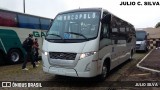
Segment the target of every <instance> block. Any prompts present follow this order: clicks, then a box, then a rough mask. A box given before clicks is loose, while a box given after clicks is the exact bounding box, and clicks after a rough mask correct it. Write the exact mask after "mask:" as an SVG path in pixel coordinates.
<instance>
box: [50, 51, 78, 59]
mask: <svg viewBox="0 0 160 90" xmlns="http://www.w3.org/2000/svg"><path fill="white" fill-rule="evenodd" d="M49 56H50V58H51V59H63V60H75V58H76V53H64V52H49Z"/></svg>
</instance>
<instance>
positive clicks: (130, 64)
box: [0, 51, 160, 90]
mask: <svg viewBox="0 0 160 90" xmlns="http://www.w3.org/2000/svg"><path fill="white" fill-rule="evenodd" d="M157 52H158V51H157ZM153 53H154V52H153ZM145 55H146V53H137V54H136V55H134V60H131V61H127V62H125V63H124V64H122V65H120V66H118V67H117V68H115V69H114V70H112V71H111V74H110V75H109V76H108V77H107V79H106V81H104V82H96V79H95V78H90V79H85V78H72V77H55V76H54V75H50V74H47V73H44V72H43V70H42V63H40V64H39V67H37V68H33V67H32V65H31V64H30V63H28V64H27V68H29V70H28V71H22V70H21V66H22V64H16V65H4V66H0V81H29V82H30V81H37V82H38V81H47V82H43V83H46V84H48V86H49V87H42V88H0V90H159V89H160V88H159V87H160V86H159V87H134V86H133V87H129V86H128V84H132V83H136V82H139V81H140V82H141V81H152V82H153V81H160V74H159V73H155V72H151V71H147V70H143V69H140V68H137V67H136V64H137V63H138V62H139V61H140V60H141V59H142V58H143V57H144V56H145ZM149 57H150V56H149ZM146 59H147V58H146ZM150 59H152V58H150ZM144 62H145V63H146V61H145V60H144ZM149 63H151V62H149ZM143 64H144V63H143ZM144 65H145V64H144ZM48 81H49V82H48ZM116 84H118V86H117V85H116ZM51 86H52V87H51ZM114 86H116V87H114ZM125 86H127V87H125Z"/></svg>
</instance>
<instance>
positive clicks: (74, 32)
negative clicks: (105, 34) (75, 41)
mask: <svg viewBox="0 0 160 90" xmlns="http://www.w3.org/2000/svg"><path fill="white" fill-rule="evenodd" d="M64 33H70V34H75V35H79V36H82V37H84V38H85V39H86V40H87V41H88V38H87V37H86V36H84V35H83V34H81V33H75V32H64Z"/></svg>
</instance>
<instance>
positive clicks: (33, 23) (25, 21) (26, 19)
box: [18, 15, 40, 29]
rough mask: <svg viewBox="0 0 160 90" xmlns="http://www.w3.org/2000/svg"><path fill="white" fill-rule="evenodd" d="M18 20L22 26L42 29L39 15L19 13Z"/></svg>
mask: <svg viewBox="0 0 160 90" xmlns="http://www.w3.org/2000/svg"><path fill="white" fill-rule="evenodd" d="M18 21H19V27H21V28H31V29H40V23H39V18H37V17H32V16H26V15H18Z"/></svg>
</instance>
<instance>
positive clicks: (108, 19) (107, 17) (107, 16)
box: [101, 14, 111, 23]
mask: <svg viewBox="0 0 160 90" xmlns="http://www.w3.org/2000/svg"><path fill="white" fill-rule="evenodd" d="M110 21H111V14H108V15H106V16H105V17H103V18H102V20H101V22H102V23H109V22H110Z"/></svg>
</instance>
